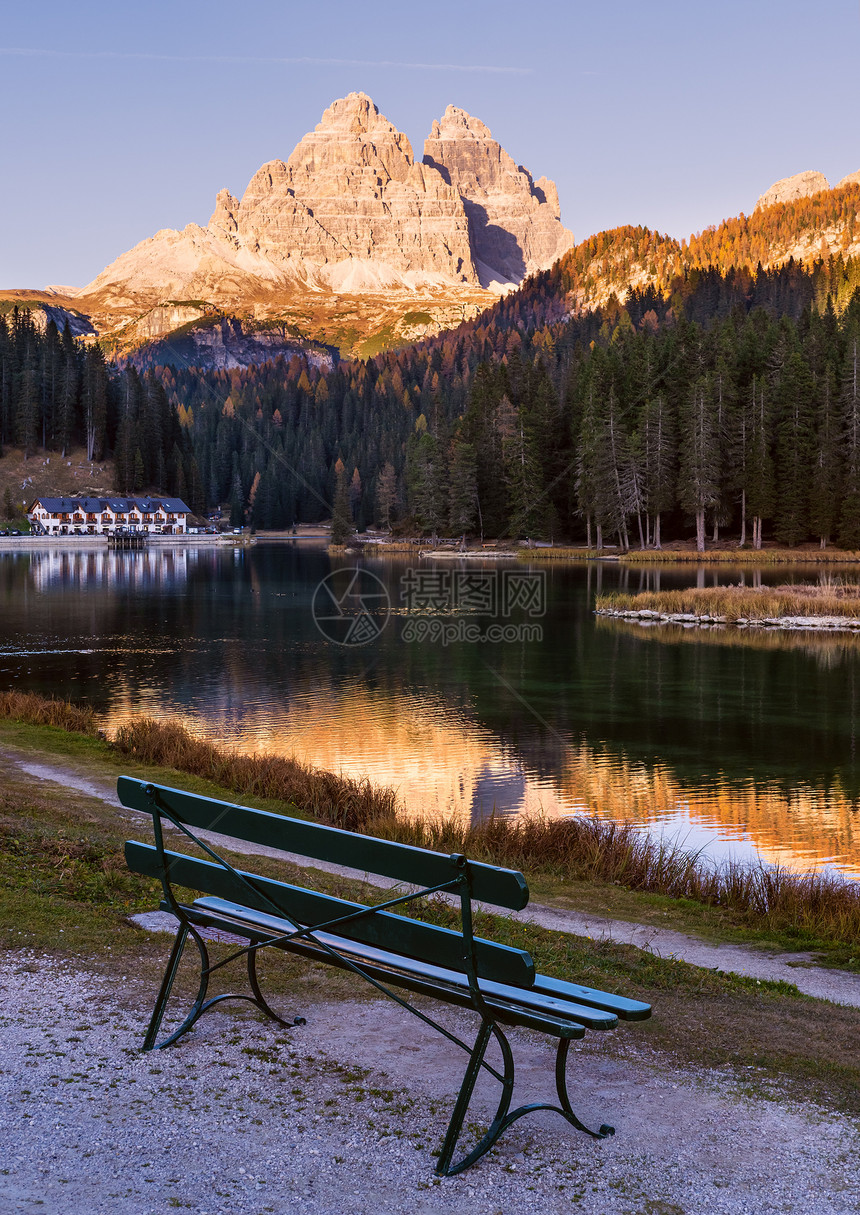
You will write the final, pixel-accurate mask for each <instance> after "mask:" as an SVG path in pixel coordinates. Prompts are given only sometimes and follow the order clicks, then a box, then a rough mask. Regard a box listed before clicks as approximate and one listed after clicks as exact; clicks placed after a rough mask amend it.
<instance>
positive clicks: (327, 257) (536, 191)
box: [84, 93, 573, 308]
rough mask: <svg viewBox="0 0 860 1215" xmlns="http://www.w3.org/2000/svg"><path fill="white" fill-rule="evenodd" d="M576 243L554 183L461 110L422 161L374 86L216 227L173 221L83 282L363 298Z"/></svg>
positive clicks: (479, 282)
mask: <svg viewBox="0 0 860 1215" xmlns="http://www.w3.org/2000/svg"><path fill="white" fill-rule="evenodd" d="M572 243H573V238H572V237H571V235H570V233H569V232H568V231H567V230H566V229H565V228H564V227H562V225H561V221H560V218H559V210H558V196H557V194H556V192H555V186H554V185H553V183H552V182H549V181H547V180H546V179H545V178H541V179H539V180H538V181H537V182H534V181H533V180H532V177H531V174H530V173H528V171H527V170H526V169H524V168H522V167H521V166H518V165H517V164H516V163H515V162H514V160H513V159H512V158H511V157H510V156H509V155H508V153H507V152H506V151H505V150H504V148H502V147H501V145H500V144H499V143H498V142H497V141H496V140H494V139H493V137H492V134H491V132H490V130H489V128H488V127H487V126H485V125H484V123H483V122H481V121H480V120H479V119H477V118H473V117H472V115H470V114H468V113H466V111H465V110H462V109H459V108H458V107H456V106H448V108H447V109H446V110H445V113H444V114H443V116H442V118H441V119H439V120H438V121H436V122H434V123H433V129H432V131H431V135H430V138H429V139H428V140H427V143H426V144H425V150H424V159H423V161H416V160H415V156H414V154H413V150H412V145H411V144H410V142H409V140H408V139H407V137H406V135H405V134H404V133H403V132H402V131H399V130H398V129H397V127H396V126H394V124H393V123H392V122H390V121H389V119H388V118H386V117H385V115H384V114H381V113H380V112H379V110H378V108H377V107H376V105H375V104H374V102H373V101H372V99H371V98H370V97H368V95H367V94H366V93H350V94H349V95H348V96H347V97H341V98H339V99H338V100H337V101H334V102H332V104H331V105H330V106H329V107H328V109H327V110H326V111H325V113H324V114H323V115H322V118H321V119H320V121H319V122H318V123H317V125H316V126H315V127H314V129H313V130H312V131H309V132H308V133H307V134H306V135H305V136H303V138H302V139H301V140H300V141H299V143H298V144H297V145H296V147H295V149H294V150H293V152H292V153H291V155H290V156H289V157H288V159H287V160H285V161H284V160H271V161H269V162H268V163H267V164H264V165H263V166H262V168H260V169H259V170H258V171H257V172H256V173H255V174H254V176H253V177H252V178H251V181H250V182H249V183H248V186H247V189H246V190H245V193H244V194H243V195H242V198H241V201H240V200H238V199H237V198H235V197H234V196H233V194H232V193H231V192H230V191H229V190H221V191H220V193H219V194H218V197H217V199H216V202H215V209H214V211H213V212H212V216H211V218H210V220H209V223H208V225H207V226H206V227H205V228H200V227H197V225H194V224H190V225H188V226H187V227H186V228H185V229H183V231H181V232H174V231H168V230H165V231H163V232H159V233H157V234H156V235H155V236H154V237H151V238H150V240H148V241H143V242H142V243H141V244H140V245H138V246H136V247H135V248H134V249H131V250H129V252H128V253H125V254H123V255H122V256H121V257H119V258H118V259H117V261H116V262H114V263H113V264H112V265H111V266H109V267H108V268H107V269H106V270H105V271H103V272H102V274H100V275H99V277H98V278H97V279H95V280H94V281H93V282H92V283H91V284H89V286H88V287H87V288H84V291H86V292H90V293H99V294H100V295H103V296H104V297H105V299H108V300H117V301H121V302H122V307H123V308H126V307H130V306H131V304H132V302H133V303H134V304H137V303H141V304H142V303H147V304H152V303H157V302H159V301H160V300H163V299H206V300H208V301H209V302H211V303H215V304H217V305H218V306H220V307H229V308H234V307H236V306H237V305H238V306H244V305H245V304H246V303H247V302H248V301H251V302H253V304H254V306H255V307H256V305H257V303H258V302H259V301H260V300H261V299H263V298H265V299H268V298H271V297H272V296H273V295H275V294H279V293H283V292H285V291H289V290H290V289H291V288H294V287H299V288H306V287H310V288H311V289H312V290H314V291H320V290H322V291H326V290H328V291H334V292H338V293H348V294H360V293H363V292H374V293H384V292H389V291H404V290H406V291H415V290H439V289H446V290H447V289H449V288H450V287H452V286H463V287H468V288H480V287H482V286H483V287H487V286H491V285H494V284H495V285H497V286H499V285H500V286H503V287H504V286H507V285H509V284H516V283H519V282H520V281H521V280H522V278H523V277H524V275H525V274H527V273H530V272H532V271H534V270H538V269H543V268H544V267H548V266H550V265H551V264H552V262H553V261H555V259H556V258H558V257H559V256H560V255H561V254H562V253H563V252H565V250H566V249H568V248H569V247H570V245H571V244H572Z"/></svg>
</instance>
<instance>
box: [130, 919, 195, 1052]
mask: <svg viewBox="0 0 860 1215" xmlns="http://www.w3.org/2000/svg"><path fill="white" fill-rule="evenodd" d="M189 933H190V934H191V936H192V937H193V938H194V942H195V944H196V945H197V950H198V952H199V954H200V986H199V988H198V989H197V997H196V999H195V1001H194V1003H193V1005H192V1007H191V1012H190V1013H189V1014H188V1016H187V1017H186V1018H185V1020H184V1021H183V1022H182V1024H181V1025H180V1027H179V1029H177V1030H176V1032H175V1033H173V1034H171V1035H170V1037H169V1038H165V1040H164V1041H163V1042H159V1043H158V1049H159V1050H161V1049H162V1048H163V1047H165V1046H169V1045H170V1044H171V1042H175V1041H176V1039H177V1038H180V1037H181V1036H182V1035H183V1034H184V1033H186V1032H187V1031H188V1030H189V1029H190V1028H191V1026H192V1025H193V1024H194V1022H195V1021H196V1020H197V1018H198V1017H199V1016H200V1013H201V1011H202V1009H203V1002H204V1000H205V999H206V990H207V988H208V986H209V954H208V953H207V952H206V946H205V945H204V943H203V939H202V937H201V936H200V934H199V933H198V932H195V930H194V929H193V928H191V927H190V925H188V924H180V925H179V930H178V931H177V933H176V939H175V940H174V942H173V948H172V949H171V951H170V957H169V958H168V960H167V969H166V970H165V972H164V978H163V979H162V980H161V988H160V989H159V992H158V996H157V997H156V1001H155V1008H154V1009H153V1010H152V1017H151V1018H150V1022H149V1027H148V1029H147V1031H146V1037H145V1038H144V1040H143V1049H144V1050H152V1049H153V1048H154V1047H155V1040H156V1038H157V1036H158V1031H159V1029H160V1028H161V1022H162V1020H163V1019H164V1013H165V1010H166V1009H167V1002H168V1000H169V999H170V993H171V991H172V990H173V983H174V980H175V979H176V972H177V971H178V970H179V963H180V961H181V960H182V953H183V951H184V949H185V945H186V942H187V940H188V936H189Z"/></svg>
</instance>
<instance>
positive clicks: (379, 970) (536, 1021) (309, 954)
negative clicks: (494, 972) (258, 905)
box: [161, 903, 610, 1039]
mask: <svg viewBox="0 0 860 1215" xmlns="http://www.w3.org/2000/svg"><path fill="white" fill-rule="evenodd" d="M161 906H162V909H163V910H165V911H166V910H169V904H167V903H162V904H161ZM183 911H184V912H185V913H186V914H187V915H188V917H189V919H190V920H192V922H195V923H198V924H199V925H200V926H201V927H211V928H217V929H219V930H221V931H223V932H230V933H233V934H234V935H239V936H247V938H248V940H249V941H253V940H254V939H260V940H264V939H265V938H266V937H267V936H268V935H269V933H268V930H266V929H262V928H255V927H254V926H253V925H251V924H247V925H245V926H244V927H242V928H241V929H240V930H239V932H238V933H237V928H239V925H238V924H237V922H236V920H233V919H230V918H229V917H225V916H219V915H216V914H215V913H214V912H205V911H201V910H196V911H195V909H194V907H193V906H189V907H183ZM319 935H320V936H322V935H323V934H319ZM332 940H333V941H334V940H335V938H332ZM343 944H344V945H345V946H348V945H352V947H353V949H354V950H355V951H356V952H355V953H352V954H349V955H347V956H348V958H349V961H347V959H346V957H339V956H337V955H332V954H330V953H328V952H327V951H326V950H324V949H321V948H319V947H317V946H315V945H314V944H313V943H311V942H307V941H293V942H290V944H289V945H288V946H287V945H285V946H279V948H283V949H285V950H287V952H289V953H296V954H300V955H301V956H302V957H306V958H309V959H310V960H311V961H319V962H323V963H324V964H325V965H329V966H336V967H339V968H340V969H342V970H349V969H350V967H349V962H353V963H355V964H356V965H358V966H360V967H361V969H362V971H363V972H364V973H365V974H368V975H371V976H372V977H373V978H375V979H377V980H378V981H379V982H381V983H385V984H388V985H390V986H394V987H401V988H405V989H406V990H407V991H411V992H415V993H417V994H418V995H424V996H432V997H434V998H436V999H441V1000H444V1001H445V1002H446V1003H448V1004H453V1005H456V1006H457V1007H459V1008H468V1009H473V1008H474V1005H473V1003H472V998H471V996H470V994H469V989H468V984H466V983H465V981H464V980H463V977H462V976H461V975H457V974H456V973H454V972H450V973H452V974H454V979H455V982H453V983H450V984H449V983H445V982H443V981H441V980H439V979H436V978H434V977H431V975H432V972H433V971H435V970H436V969H438V968H435V967H432V966H430V965H429V964H424V963H421V962H416V961H412V967H413V969H412V970H406V969H404V968H403V967H402V966H401V967H400V969H397V968H396V967H395V966H393V965H392V966H386V965H385V964H384V963H383V962H382V961H381V960H379V961H373V960H371V959H370V958H364V957H363V956H362V952H361V951H362V950H363V947H362V946H361V945H359V944H358V943H357V942H354V941H352V942H348V941H346V940H344V941H343ZM379 952H380V953H383V952H384V951H379ZM391 956H392V959H393V960H394V961H397V962H400V963H402V962H406V961H408V959H403V958H400V957H399V955H396V954H395V955H391ZM425 971H426V972H427V973H424V972H425ZM487 1004H488V1005H489V1006H490V1007H491V1008H492V1010H493V1013H494V1015H495V1017H496V1019H497V1020H498V1021H500V1022H501V1023H503V1024H505V1025H512V1026H526V1027H527V1028H529V1029H535V1030H539V1031H541V1032H542V1033H548V1034H552V1035H553V1037H556V1038H572V1039H573V1038H582V1037H583V1036H584V1035H585V1030H586V1028H590V1026H586V1025H585V1024H584V1023H582V1022H580V1021H577V1020H572V1019H565V1018H562V1017H560V1016H557V1015H555V1016H554V1015H552V1014H550V1013H541V1012H540V1011H539V1010H538V1009H537V1008H534V1009H529V1008H525V1007H523V1006H522V1005H515V1004H508V1003H506V1002H505V1001H503V1000H501V999H495V998H488V999H487ZM582 1011H583V1016H584V1017H585V1018H586V1019H588V1018H589V1016H590V1015H592V1014H593V1010H591V1009H585V1008H583V1010H582ZM605 1028H610V1027H609V1026H606V1027H605Z"/></svg>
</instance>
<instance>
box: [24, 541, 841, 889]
mask: <svg viewBox="0 0 860 1215" xmlns="http://www.w3.org/2000/svg"><path fill="white" fill-rule="evenodd" d="M364 564H365V565H366V567H367V568H370V569H372V570H373V571H374V572H375V573H376V575H377V576H378V577H379V578H381V579H382V581H383V582H384V583H385V585H386V587H387V588H388V591H389V596H390V598H391V602H392V606H393V607H394V608H397V607H398V606H399V604H400V602H401V598H400V592H401V578H402V576H403V575H404V573H405V571H406V569H407V568H408V565H407V563H405V562H395V561H387V562H386V561H382V560H374V561H368V562H365V563H364ZM422 565H424V563H422ZM331 569H332V561H331V559H329V557H328V556H327V555H326V553H325V552H324V551H322V550H320V549H310V548H303V547H301V546H297V545H289V544H284V545H274V544H269V545H267V544H259V545H257V546H255V547H252V548H243V549H232V548H226V549H225V548H219V547H215V546H205V547H204V546H199V547H196V546H193V545H191V546H188V547H181V548H180V547H176V548H169V547H160V546H159V547H155V546H153V547H152V548H150V549H147V550H144V551H142V552H134V553H113V552H111V553H109V552H107V551H106V550H102V549H98V550H91V549H71V548H64V549H59V548H57V547H56V546H55V547H53V548H52V547H50V546H45V547H44V548H39V549H36V550H31V551H29V552H18V553H10V552H3V553H0V604H2V626H3V627H2V635H0V682H2V685H3V686H6V687H15V688H26V689H29V690H33V691H37V692H41V693H43V694H59V695H64V696H68V697H69V698H71V699H72V700H75V701H88V702H90V703H91V704H92V705H93V706H94V707H95V708H96V710H97V711H98V712H99V714H100V715H101V717H102V719H103V721H104V724H105V726H106V728H108V729H113V728H115V727H116V726H117V725H119V724H120V723H121V722H123V721H125V720H127V719H128V718H129V717H131V716H134V715H138V714H142V713H143V714H148V715H151V716H153V717H159V718H166V717H175V718H178V719H180V720H181V721H182V722H184V724H186V725H187V726H188V728H189V729H191V730H193V731H194V732H195V733H198V734H200V735H201V736H203V737H206V738H209V739H211V740H212V741H215V742H217V743H218V744H219V745H222V746H231V747H235V748H237V749H239V750H241V751H248V752H252V751H269V752H274V753H277V754H283V755H289V754H295V755H296V756H298V757H299V758H301V759H304V760H306V761H308V762H311V763H314V764H317V765H319V766H322V767H326V768H331V769H333V770H335V771H343V772H346V773H349V774H351V775H357V776H368V777H370V779H371V780H373V781H375V782H380V783H385V784H390V785H393V786H394V787H395V788H396V789H397V790H398V793H399V795H400V798H401V801H402V802H403V804H404V805H405V807H406V809H407V811H408V812H409V813H412V814H422V815H448V814H456V815H460V816H465V817H471V818H479V817H482V816H485V815H487V814H490V813H493V812H496V813H502V814H522V813H529V814H545V815H550V816H556V815H566V814H577V813H596V814H599V815H603V816H606V817H613V818H623V819H627V820H632V821H634V822H636V823H638V824H641V825H642V827H643V829H648V830H650V831H657V832H664V833H666V834H667V835H669V836H670V837H671V838H673V839H677V838H681V839H683V840H685V841H686V842H687V844H688V845H689V846H691V847H699V846H706V848H707V855H710V856H714V857H715V858H719V857H721V856H724V855H726V853H727V852H729V851H730V852H731V853H732V854H733V855H739V856H747V857H752V856H761V857H762V858H764V859H766V860H768V861H779V862H780V863H783V864H790V865H794V866H798V867H808V866H810V865H813V864H815V865H818V864H823V863H830V864H836V865H838V866H840V867H842V868H844V869H845V871H846V872H849V873H852V874H855V875H857V876H860V839H858V837H857V831H856V829H855V822H856V818H857V814H856V806H857V799H858V791H860V790H858V786H860V780H858V777H860V772H858V767H857V755H856V739H857V716H858V714H857V694H858V686H857V673H858V657H860V638H854V637H849V638H844V637H838V638H837V637H833V636H828V635H823V636H816V635H812V634H788V635H784V636H778V635H776V634H758V635H753V634H752V633H747V634H744V635H743V640H742V641H740V640H739V639H738V635H737V634H735V635H732V636H731V637H730V635H729V634H728V633H723V634H718V633H715V632H711V633H705V634H700V635H699V636H698V638H697V637H695V636H694V634H693V631H692V630H690V631H681V630H673V631H671V632H670V631H664V630H659V629H650V630H644V629H641V628H637V627H636V626H630V625H615V624H614V622H605V621H602V620H597V621H596V620H595V617H594V616H593V614H592V608H593V596H594V593H595V592H596V591H597V590H598V589H600V588H602V589H603V590H608V589H611V588H612V587H613V586H619V587H620V586H625V588H626V589H630V590H636V589H638V587H639V586H640V585H643V586H653V585H655V583H656V582H657V581H658V580H659V581H660V584H661V585H662V586H663V587H664V588H666V587H669V586H683V585H689V584H690V583H691V582H695V581H701V580H702V577H703V575H702V574H700V573H699V572H697V571H696V570H695V569H692V570H688V569H681V570H678V569H669V568H664V569H662V570H660V569H659V568H657V569H648V570H645V571H639V570H636V571H630V570H624V569H621V568H620V567H617V566H614V567H612V566H610V567H605V566H600V567H578V566H564V567H561V568H547V571H546V575H547V605H546V612H545V615H544V616H543V617H541V624H542V628H543V633H544V637H543V641H542V642H525V641H524V642H522V643H518V644H513V645H511V644H508V645H491V644H480V643H479V644H468V643H466V642H458V643H457V644H453V645H448V646H443V645H441V644H429V643H426V644H421V645H419V644H409V643H407V642H405V641H404V640H402V638H401V634H400V630H401V628H402V624H403V618H402V617H399V616H398V615H397V612H396V611H395V612H394V613H393V615H392V618H391V620H390V621H389V624H388V626H387V627H386V629H385V631H384V632H383V633H382V635H381V636H380V637H379V639H378V640H377V641H375V642H372V643H370V644H369V645H367V646H363V647H357V648H354V649H348V648H344V647H339V646H335V645H333V644H331V643H330V642H328V641H326V640H325V638H323V637H322V636H321V634H320V633H319V632H318V630H317V629H316V627H315V625H314V622H313V618H312V615H311V602H312V599H313V594H314V590H315V588H316V587H317V585H318V584H319V582H320V580H321V579H322V578H323V577H324V576H325V575H326V574H328V573H329V572H330V571H331ZM745 576H746V577H748V578H750V577H751V572H750V571H749V570H747V571H745ZM759 576H760V577H763V578H764V579H765V580H768V579H770V580H772V581H780V582H784V581H787V580H789V578H791V577H797V578H798V580H799V579H803V580H809V577H810V572H809V570H808V569H805V570H802V571H798V572H797V573H796V574H795V572H794V571H789V570H786V568H785V567H781V568H780V569H779V570H778V571H775V572H774V571H769V570H762V571H760V572H759ZM814 576H815V577H817V573H816V574H815V575H814ZM716 579H718V580H719V582H721V583H724V582H728V581H732V580H735V581H737V580H738V578H737V571H732V570H719V571H716V572H715V571H711V570H708V571H707V580H708V583H711V581H712V580H716ZM757 637H760V638H761V640H757V639H756V638H757Z"/></svg>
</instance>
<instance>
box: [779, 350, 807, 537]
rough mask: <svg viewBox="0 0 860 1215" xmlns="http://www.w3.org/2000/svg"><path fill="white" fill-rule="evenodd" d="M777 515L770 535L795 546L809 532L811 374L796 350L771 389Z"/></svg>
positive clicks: (789, 357)
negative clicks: (774, 416)
mask: <svg viewBox="0 0 860 1215" xmlns="http://www.w3.org/2000/svg"><path fill="white" fill-rule="evenodd" d="M775 393H776V402H777V403H776V408H777V416H778V425H777V440H776V482H777V486H778V493H777V514H776V527H775V529H774V535H775V537H776V539H777V540H778V541H779V543H780V544H787V545H795V544H799V543H800V541H801V540H803V539H805V537H806V536H807V534H808V532H809V470H810V467H811V465H812V463H813V459H814V429H813V417H814V413H813V399H812V377H811V376H810V374H809V368H808V366H807V365H806V362H805V361H804V359H803V357H802V355H801V353H800V351H798V350H795V351H793V352H792V353H791V354H790V355H789V356H788V359H787V360H786V363H785V365H784V367H783V369H782V372H781V374H780V376H779V380H778V383H777V385H776V388H775Z"/></svg>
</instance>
